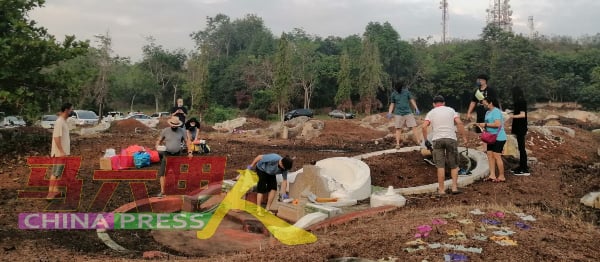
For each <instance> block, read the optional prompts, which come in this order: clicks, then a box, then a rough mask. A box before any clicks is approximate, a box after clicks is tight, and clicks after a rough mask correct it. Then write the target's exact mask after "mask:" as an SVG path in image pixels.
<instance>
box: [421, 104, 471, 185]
mask: <svg viewBox="0 0 600 262" xmlns="http://www.w3.org/2000/svg"><path fill="white" fill-rule="evenodd" d="M430 125H431V128H432V138H431V140H432V142H433V145H432V146H433V152H432V154H433V161H434V162H435V166H436V168H437V178H438V195H443V194H446V190H445V187H444V178H445V172H444V171H445V170H444V169H445V167H446V160H448V161H447V162H448V168H450V175H451V177H452V194H458V193H460V191H459V190H458V142H457V138H456V128H457V127H458V131H459V133H460V135H461V136H462V137H463V141H464V143H465V144H466V143H467V136H466V133H465V128H464V126H463V123H462V121H461V120H460V116H459V115H458V113H456V111H454V109H452V108H451V107H447V106H446V103H445V100H444V97H443V96H440V95H438V96H435V97H434V98H433V109H432V110H431V111H429V113H427V116H425V122H423V137H427V128H428V127H429V126H430ZM455 125H456V126H455ZM425 143H426V144H428V143H430V142H429V141H425Z"/></svg>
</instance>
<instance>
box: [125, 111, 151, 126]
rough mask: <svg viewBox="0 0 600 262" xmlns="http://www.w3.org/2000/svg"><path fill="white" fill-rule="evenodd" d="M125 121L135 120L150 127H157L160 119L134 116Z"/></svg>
mask: <svg viewBox="0 0 600 262" xmlns="http://www.w3.org/2000/svg"><path fill="white" fill-rule="evenodd" d="M125 119H135V120H137V121H140V122H141V123H142V124H144V125H146V126H148V127H156V125H158V119H156V118H152V117H149V116H148V115H145V114H133V115H131V116H128V117H126V118H125Z"/></svg>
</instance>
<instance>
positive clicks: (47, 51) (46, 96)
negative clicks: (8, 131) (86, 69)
mask: <svg viewBox="0 0 600 262" xmlns="http://www.w3.org/2000/svg"><path fill="white" fill-rule="evenodd" d="M43 4H44V1H43V0H4V1H0V10H1V11H0V61H2V62H1V63H0V90H3V91H4V92H2V94H0V111H4V112H7V113H24V112H25V111H27V112H31V111H32V110H34V111H41V110H40V109H39V107H38V109H35V108H33V107H32V105H37V106H39V105H47V104H48V103H49V102H50V100H52V98H54V99H53V100H55V101H56V100H58V99H56V97H55V93H57V92H59V91H60V88H57V87H54V86H52V85H50V84H49V83H47V82H46V79H45V78H44V76H42V75H41V70H42V68H44V67H46V66H49V65H52V64H55V63H57V62H59V61H62V60H66V59H70V58H73V57H75V56H77V55H79V54H83V53H85V50H86V49H87V47H88V43H87V42H79V41H75V37H73V36H67V37H65V40H64V41H63V42H62V43H58V42H56V40H55V38H54V37H53V36H52V35H49V34H48V33H47V31H46V29H45V28H43V27H38V26H37V25H36V23H35V21H32V20H29V19H28V16H27V13H28V12H29V11H31V10H33V9H34V8H39V7H41V6H42V5H43ZM18 90H23V91H18ZM32 92H35V96H27V95H26V94H29V93H32ZM23 99H26V100H27V103H23Z"/></svg>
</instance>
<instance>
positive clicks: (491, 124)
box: [478, 97, 506, 182]
mask: <svg viewBox="0 0 600 262" xmlns="http://www.w3.org/2000/svg"><path fill="white" fill-rule="evenodd" d="M482 103H483V106H485V108H487V109H488V110H487V112H486V113H485V121H484V122H483V123H478V125H479V127H480V128H482V129H483V128H485V130H486V131H487V132H490V133H491V134H497V137H496V142H494V143H493V144H487V149H486V151H487V157H488V162H489V165H490V176H488V177H487V178H486V179H484V181H492V182H504V181H506V178H505V177H504V163H503V162H502V149H504V144H505V143H506V132H504V119H503V117H502V112H501V111H500V109H498V108H497V107H496V105H497V104H498V102H497V100H496V99H491V98H487V97H486V98H484V99H483V100H482ZM496 166H497V167H498V176H496Z"/></svg>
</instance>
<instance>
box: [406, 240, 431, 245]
mask: <svg viewBox="0 0 600 262" xmlns="http://www.w3.org/2000/svg"><path fill="white" fill-rule="evenodd" d="M404 244H405V245H407V246H419V245H426V244H427V242H425V241H423V240H422V239H420V238H419V239H415V240H412V241H408V242H406V243H404Z"/></svg>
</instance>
